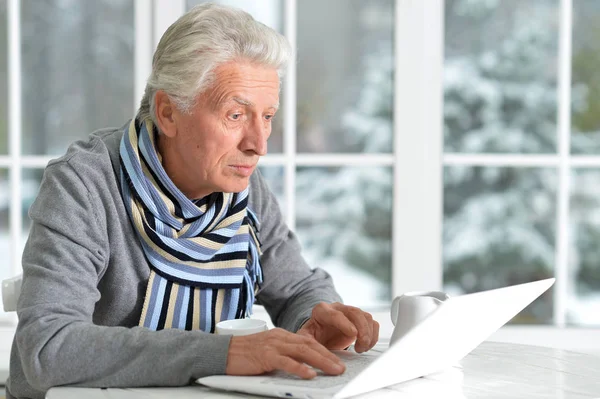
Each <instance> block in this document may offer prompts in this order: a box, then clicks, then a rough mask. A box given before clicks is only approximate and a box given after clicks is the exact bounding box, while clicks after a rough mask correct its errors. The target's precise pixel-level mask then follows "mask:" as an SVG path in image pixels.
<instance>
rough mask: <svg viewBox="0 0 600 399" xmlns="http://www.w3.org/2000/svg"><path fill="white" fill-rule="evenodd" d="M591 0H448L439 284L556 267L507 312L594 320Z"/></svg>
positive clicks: (597, 303)
mask: <svg viewBox="0 0 600 399" xmlns="http://www.w3.org/2000/svg"><path fill="white" fill-rule="evenodd" d="M599 18H600V7H599V6H598V4H597V2H594V1H586V0H581V1H580V0H578V1H574V2H571V1H557V0H535V1H529V2H520V1H512V0H505V1H502V2H500V1H472V0H447V1H446V12H445V65H444V153H445V155H444V224H443V234H444V236H443V238H444V241H443V261H444V262H443V263H444V287H445V289H446V290H448V291H455V292H459V293H462V292H471V291H478V290H481V289H487V288H495V287H498V286H503V285H506V284H512V283H519V282H525V281H531V280H533V279H537V278H545V277H550V276H556V277H557V282H556V285H555V286H554V287H553V288H552V290H551V291H549V292H547V293H546V294H544V295H543V296H542V298H541V299H540V300H538V301H536V302H535V303H534V304H532V306H530V307H529V308H527V309H526V310H525V311H524V312H522V313H521V314H520V315H519V318H517V319H516V320H514V321H515V322H518V323H533V324H546V323H549V324H555V325H559V326H565V325H577V326H593V325H596V326H597V325H599V324H600V316H599V315H600V312H599V310H600V294H598V292H599V291H598V289H599V288H600V268H599V267H598V264H599V261H600V258H599V256H600V254H599V253H598V251H597V249H596V248H597V245H596V242H597V237H599V235H600V224H599V222H598V217H597V216H596V214H597V212H598V210H599V208H598V201H597V199H596V198H597V195H596V187H598V186H599V183H600V175H599V173H598V172H599V169H598V166H599V165H600V157H597V155H598V148H599V143H600V142H599V141H598V140H599V138H600V136H599V134H598V132H600V119H599V117H598V115H599V114H600V113H599V111H600V102H599V101H598V99H599V98H600V97H598V93H600V92H599V89H600V74H599V73H598V70H599V66H600V58H599V57H598V50H599V49H598V44H597V43H598V40H597V38H598V34H599V33H600V31H599V30H598V29H597V28H595V27H596V26H597V21H598V20H599Z"/></svg>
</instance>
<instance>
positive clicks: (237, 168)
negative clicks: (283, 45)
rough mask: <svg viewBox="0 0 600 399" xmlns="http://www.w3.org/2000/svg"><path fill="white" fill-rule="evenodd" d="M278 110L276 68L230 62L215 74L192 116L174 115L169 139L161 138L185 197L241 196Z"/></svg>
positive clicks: (164, 154)
mask: <svg viewBox="0 0 600 399" xmlns="http://www.w3.org/2000/svg"><path fill="white" fill-rule="evenodd" d="M278 106H279V77H278V75H277V70H276V69H274V68H268V67H264V66H258V65H256V64H250V63H239V62H229V63H226V64H223V65H220V66H219V67H218V68H217V69H216V70H215V81H214V83H213V85H212V87H211V88H210V89H208V90H207V91H205V92H204V93H203V94H201V95H200V96H198V98H197V101H196V104H195V106H194V107H193V108H192V110H191V113H189V114H187V113H182V112H179V111H178V110H176V109H175V110H174V111H173V121H174V122H173V126H174V127H173V129H174V130H175V134H174V135H171V134H169V135H164V134H163V135H161V138H160V142H159V148H160V152H161V155H162V157H163V165H164V167H165V170H166V171H167V174H168V175H169V177H170V178H171V180H173V182H174V183H175V184H176V185H177V186H178V188H179V189H180V190H182V191H183V193H185V194H186V195H187V196H188V197H189V198H192V199H195V198H201V197H204V196H206V195H208V194H210V193H213V192H240V191H243V190H244V189H245V188H246V187H247V186H248V181H249V178H250V175H251V174H252V172H253V171H254V169H255V168H256V164H257V162H258V159H259V157H260V156H262V155H265V154H266V153H267V139H268V138H269V136H270V134H271V120H272V118H273V116H274V115H275V112H276V111H277V107H278Z"/></svg>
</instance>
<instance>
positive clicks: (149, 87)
mask: <svg viewBox="0 0 600 399" xmlns="http://www.w3.org/2000/svg"><path fill="white" fill-rule="evenodd" d="M291 55H292V50H291V46H290V44H289V42H288V41H287V39H286V38H285V37H284V36H282V35H281V34H279V33H277V32H276V31H275V30H273V29H271V28H269V27H268V26H266V25H264V24H262V23H260V22H258V21H256V20H255V19H254V18H252V16H251V15H250V14H248V13H247V12H245V11H242V10H240V9H237V8H233V7H227V6H222V5H217V4H212V3H207V4H202V5H199V6H196V7H194V8H192V9H191V10H190V11H188V12H187V13H185V14H184V15H183V16H181V17H180V18H179V19H178V20H177V21H175V23H173V25H171V26H170V27H169V28H168V29H167V31H166V32H165V34H164V35H163V36H162V38H161V39H160V42H159V43H158V46H157V48H156V51H155V52H154V58H153V59H152V73H151V74H150V77H149V78H148V81H147V83H146V90H145V92H144V97H143V98H142V101H141V104H140V108H139V110H138V115H137V116H138V118H140V119H141V120H144V119H146V118H148V117H150V118H151V119H152V121H153V122H154V124H155V125H156V104H155V94H156V92H157V91H158V90H163V91H164V92H165V93H167V95H168V96H169V98H170V99H171V100H172V101H173V102H174V103H175V104H176V106H177V107H178V109H179V110H180V111H182V112H190V110H191V108H192V107H193V106H194V103H195V99H196V97H197V96H198V95H199V94H201V93H202V92H204V91H205V90H207V89H208V88H210V87H211V85H212V83H213V82H214V78H215V74H214V71H215V69H216V68H217V67H218V66H219V65H221V64H224V63H226V62H229V61H235V60H245V61H250V62H252V63H257V64H259V65H264V66H267V67H273V68H275V69H277V72H278V74H279V77H280V78H281V76H283V72H284V68H285V66H286V64H287V62H288V61H289V59H290V58H291Z"/></svg>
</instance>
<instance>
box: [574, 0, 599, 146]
mask: <svg viewBox="0 0 600 399" xmlns="http://www.w3.org/2000/svg"><path fill="white" fill-rule="evenodd" d="M599 35H600V3H598V1H597V0H577V1H574V2H573V59H572V80H573V91H572V97H573V100H572V104H573V112H572V117H571V122H572V125H573V135H572V140H571V150H572V152H573V153H576V154H598V153H600V42H599V41H598V37H600V36H599Z"/></svg>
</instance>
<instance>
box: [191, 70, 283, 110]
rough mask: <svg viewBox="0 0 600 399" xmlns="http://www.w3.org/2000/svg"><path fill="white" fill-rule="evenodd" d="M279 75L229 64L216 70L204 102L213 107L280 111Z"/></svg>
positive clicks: (271, 71)
mask: <svg viewBox="0 0 600 399" xmlns="http://www.w3.org/2000/svg"><path fill="white" fill-rule="evenodd" d="M279 89H280V82H279V75H278V73H277V70H276V69H275V68H271V67H265V66H261V65H256V64H248V63H227V64H223V65H221V66H219V67H217V68H216V69H215V74H214V79H213V82H212V84H211V86H210V87H209V88H208V89H207V90H206V91H205V92H204V93H203V94H201V96H202V97H203V98H202V99H199V100H200V101H202V100H204V101H207V102H208V104H207V105H210V106H211V107H219V106H222V105H225V104H239V105H242V106H246V107H254V108H275V109H277V108H279Z"/></svg>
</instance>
